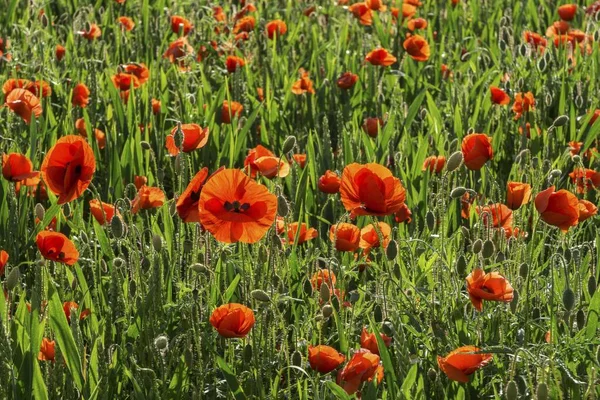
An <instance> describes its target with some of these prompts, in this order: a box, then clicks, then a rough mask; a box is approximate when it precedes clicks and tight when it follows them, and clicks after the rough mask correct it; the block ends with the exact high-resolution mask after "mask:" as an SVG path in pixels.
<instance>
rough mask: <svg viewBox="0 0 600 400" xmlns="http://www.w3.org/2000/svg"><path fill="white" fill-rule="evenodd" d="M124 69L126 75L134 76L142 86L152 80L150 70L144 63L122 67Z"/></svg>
mask: <svg viewBox="0 0 600 400" xmlns="http://www.w3.org/2000/svg"><path fill="white" fill-rule="evenodd" d="M122 67H123V70H124V71H125V72H126V73H128V74H131V75H134V76H135V77H136V78H137V79H138V81H139V83H140V85H143V84H144V83H146V82H147V81H148V79H150V70H149V69H148V67H147V66H146V64H144V63H129V64H125V65H122Z"/></svg>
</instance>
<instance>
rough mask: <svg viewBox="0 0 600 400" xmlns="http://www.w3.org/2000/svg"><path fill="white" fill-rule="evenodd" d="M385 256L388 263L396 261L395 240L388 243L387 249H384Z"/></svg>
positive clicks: (396, 245) (396, 247)
mask: <svg viewBox="0 0 600 400" xmlns="http://www.w3.org/2000/svg"><path fill="white" fill-rule="evenodd" d="M385 255H386V257H387V259H388V260H390V261H393V260H395V259H396V256H398V243H396V241H395V240H392V241H390V243H389V244H388V247H387V249H385Z"/></svg>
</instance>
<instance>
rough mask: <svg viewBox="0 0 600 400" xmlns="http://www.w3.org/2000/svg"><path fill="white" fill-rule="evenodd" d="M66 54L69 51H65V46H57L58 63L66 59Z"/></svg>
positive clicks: (55, 53)
mask: <svg viewBox="0 0 600 400" xmlns="http://www.w3.org/2000/svg"><path fill="white" fill-rule="evenodd" d="M66 53H67V49H65V47H64V46H61V45H60V44H57V45H56V49H55V50H54V55H55V56H56V59H57V60H58V61H61V60H62V59H63V58H64V57H65V54H66Z"/></svg>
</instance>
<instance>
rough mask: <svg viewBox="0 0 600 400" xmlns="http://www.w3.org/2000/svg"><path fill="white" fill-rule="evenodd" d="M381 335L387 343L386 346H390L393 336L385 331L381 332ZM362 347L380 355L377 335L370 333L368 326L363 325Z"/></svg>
mask: <svg viewBox="0 0 600 400" xmlns="http://www.w3.org/2000/svg"><path fill="white" fill-rule="evenodd" d="M380 335H381V339H382V340H383V342H384V343H385V347H390V344H392V338H391V337H389V336H387V335H386V334H384V333H380ZM360 347H362V348H363V349H367V350H369V351H370V352H371V353H373V354H377V355H379V347H378V346H377V337H376V336H375V334H374V333H369V332H368V331H367V328H366V327H363V330H362V333H361V334H360Z"/></svg>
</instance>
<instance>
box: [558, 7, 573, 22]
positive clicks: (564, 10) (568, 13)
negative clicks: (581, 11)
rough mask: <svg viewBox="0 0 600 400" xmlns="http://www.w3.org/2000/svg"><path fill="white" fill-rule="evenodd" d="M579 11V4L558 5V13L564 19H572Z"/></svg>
mask: <svg viewBox="0 0 600 400" xmlns="http://www.w3.org/2000/svg"><path fill="white" fill-rule="evenodd" d="M575 13H577V4H565V5H563V6H560V7H558V15H559V16H560V19H562V20H563V21H572V20H573V18H575Z"/></svg>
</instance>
